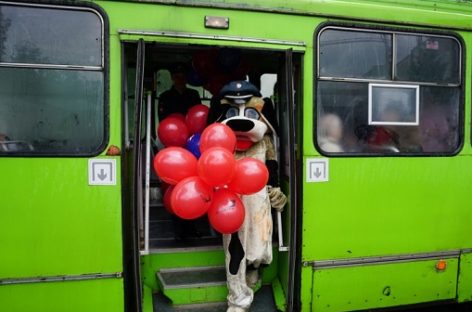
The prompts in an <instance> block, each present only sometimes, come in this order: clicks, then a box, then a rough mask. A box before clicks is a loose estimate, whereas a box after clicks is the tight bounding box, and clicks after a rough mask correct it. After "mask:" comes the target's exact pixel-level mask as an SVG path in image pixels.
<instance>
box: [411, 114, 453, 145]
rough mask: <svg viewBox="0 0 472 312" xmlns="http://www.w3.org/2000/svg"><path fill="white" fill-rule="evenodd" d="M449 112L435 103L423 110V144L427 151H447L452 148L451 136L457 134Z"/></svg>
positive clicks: (421, 127) (421, 125)
mask: <svg viewBox="0 0 472 312" xmlns="http://www.w3.org/2000/svg"><path fill="white" fill-rule="evenodd" d="M447 115H448V113H447V112H446V111H445V110H444V109H442V108H441V107H439V106H437V105H434V106H428V107H425V109H424V110H423V111H422V112H421V118H420V125H419V127H420V135H421V146H422V147H423V151H425V152H445V151H448V150H450V149H451V146H453V144H451V141H452V140H450V136H451V134H455V131H452V130H451V129H452V128H451V127H450V125H449V122H448V120H447V117H446V116H447Z"/></svg>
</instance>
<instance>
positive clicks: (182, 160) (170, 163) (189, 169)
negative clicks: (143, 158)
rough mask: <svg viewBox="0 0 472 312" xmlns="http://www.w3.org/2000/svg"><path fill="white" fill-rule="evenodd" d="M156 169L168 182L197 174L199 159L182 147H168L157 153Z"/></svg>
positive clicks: (154, 163)
mask: <svg viewBox="0 0 472 312" xmlns="http://www.w3.org/2000/svg"><path fill="white" fill-rule="evenodd" d="M153 165H154V171H155V172H156V174H157V175H158V176H159V177H160V178H161V179H162V180H163V181H164V182H166V183H169V184H177V183H178V182H179V181H181V180H183V179H185V178H187V177H190V176H195V175H197V159H196V158H195V156H193V154H192V153H190V152H189V151H187V150H186V149H184V148H182V147H167V148H164V149H163V150H161V151H160V152H159V153H157V155H156V157H154V161H153Z"/></svg>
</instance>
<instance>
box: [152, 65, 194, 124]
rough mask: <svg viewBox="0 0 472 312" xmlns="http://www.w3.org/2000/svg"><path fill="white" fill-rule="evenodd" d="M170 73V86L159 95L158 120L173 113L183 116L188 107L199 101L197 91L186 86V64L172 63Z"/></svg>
mask: <svg viewBox="0 0 472 312" xmlns="http://www.w3.org/2000/svg"><path fill="white" fill-rule="evenodd" d="M170 73H171V78H172V87H171V88H170V89H169V90H167V91H165V92H163V93H162V94H161V96H160V97H159V108H158V117H159V120H162V119H164V118H166V117H167V116H169V115H170V114H173V113H179V114H182V115H184V116H185V115H186V114H187V111H188V110H189V108H190V107H192V106H194V105H197V104H200V103H201V99H200V95H199V94H198V91H197V90H194V89H190V88H188V87H187V66H185V64H183V63H177V64H174V65H173V66H172V67H171V68H170Z"/></svg>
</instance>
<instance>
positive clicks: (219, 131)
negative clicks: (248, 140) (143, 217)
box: [154, 123, 269, 234]
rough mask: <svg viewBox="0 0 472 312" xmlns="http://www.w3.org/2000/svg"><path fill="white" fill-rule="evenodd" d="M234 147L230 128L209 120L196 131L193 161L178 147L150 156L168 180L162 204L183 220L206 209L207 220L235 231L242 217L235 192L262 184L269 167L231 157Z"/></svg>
mask: <svg viewBox="0 0 472 312" xmlns="http://www.w3.org/2000/svg"><path fill="white" fill-rule="evenodd" d="M235 146H236V136H235V134H234V132H233V131H232V130H231V129H230V128H229V127H228V126H226V125H223V124H220V123H214V124H212V125H210V126H208V127H207V128H206V129H205V130H204V131H203V133H202V134H201V137H200V144H199V149H200V152H201V156H200V158H199V159H198V160H197V157H195V155H194V154H192V153H191V152H190V151H188V150H186V149H184V148H182V147H179V146H172V147H167V148H164V149H163V150H161V151H160V152H159V153H158V154H157V155H156V157H155V158H154V170H155V171H156V173H157V175H158V176H159V177H160V178H161V179H162V180H163V181H164V182H166V183H168V184H170V186H169V187H168V188H167V189H166V191H165V194H164V205H165V206H166V208H167V209H168V210H169V211H171V212H172V213H174V214H175V215H177V216H178V217H181V218H183V219H196V218H198V217H201V216H203V215H204V214H205V213H208V218H209V220H210V224H211V225H212V226H213V228H214V229H215V230H217V231H218V232H220V233H223V234H230V233H234V232H236V231H237V230H239V228H240V227H241V225H242V224H243V222H244V217H245V208H244V205H243V203H242V202H241V199H240V197H239V195H249V194H253V193H257V192H258V191H260V190H261V189H263V188H264V187H265V185H266V184H267V181H268V179H269V172H268V170H267V167H266V166H265V164H264V163H263V162H261V161H259V160H257V159H254V158H249V157H246V158H243V159H240V160H235V158H234V154H233V153H234V150H235ZM238 194H239V195H238Z"/></svg>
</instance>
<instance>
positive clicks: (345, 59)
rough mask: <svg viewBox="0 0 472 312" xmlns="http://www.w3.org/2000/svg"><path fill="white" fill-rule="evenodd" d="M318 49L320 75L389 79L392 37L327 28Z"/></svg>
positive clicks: (321, 35)
mask: <svg viewBox="0 0 472 312" xmlns="http://www.w3.org/2000/svg"><path fill="white" fill-rule="evenodd" d="M319 49H320V50H319V74H320V76H326V77H349V78H370V79H390V76H391V71H392V65H391V50H392V35H390V34H383V33H371V32H359V31H346V30H334V29H328V30H325V31H323V32H321V34H320V39H319Z"/></svg>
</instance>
